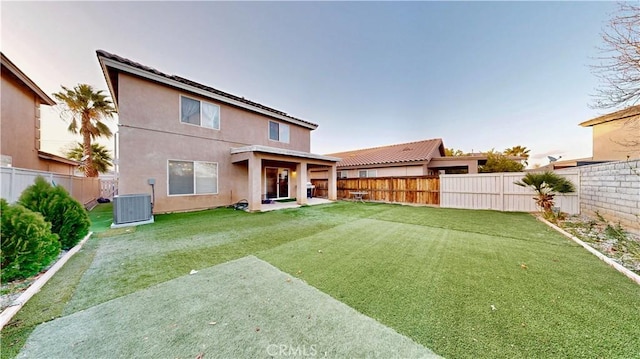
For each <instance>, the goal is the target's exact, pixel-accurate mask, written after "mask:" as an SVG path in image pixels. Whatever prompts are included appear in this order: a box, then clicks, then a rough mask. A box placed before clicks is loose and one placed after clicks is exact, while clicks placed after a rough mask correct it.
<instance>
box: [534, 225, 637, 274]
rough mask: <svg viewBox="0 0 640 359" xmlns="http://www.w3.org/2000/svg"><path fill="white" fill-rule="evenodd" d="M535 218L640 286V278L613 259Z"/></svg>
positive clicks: (554, 226)
mask: <svg viewBox="0 0 640 359" xmlns="http://www.w3.org/2000/svg"><path fill="white" fill-rule="evenodd" d="M536 218H537V219H538V220H539V221H542V222H543V223H545V224H546V225H548V226H549V227H551V228H553V229H555V230H556V231H558V232H559V233H561V234H563V235H564V236H565V237H568V238H570V239H571V240H573V241H574V242H576V243H578V244H579V245H581V246H582V247H584V248H585V249H586V250H588V251H589V252H591V253H592V254H593V255H595V256H596V257H598V258H600V259H601V260H603V261H604V262H605V263H607V264H608V265H610V266H612V267H613V268H615V269H616V270H617V271H618V272H620V273H622V274H624V275H625V276H627V277H629V279H631V280H632V281H634V282H636V283H637V284H638V285H640V276H639V275H637V274H635V273H633V272H632V271H631V270H629V269H627V268H625V267H624V266H622V265H621V264H619V263H618V262H616V261H614V260H613V259H611V258H609V257H607V256H605V255H604V254H602V253H600V252H598V251H597V250H595V249H594V248H593V247H591V246H590V245H588V244H587V243H585V242H583V241H582V240H580V239H579V238H578V237H576V236H574V235H572V234H571V233H569V232H567V231H565V230H564V229H562V228H560V227H558V226H556V225H555V224H553V223H551V222H549V221H547V220H546V219H544V218H542V217H540V216H536Z"/></svg>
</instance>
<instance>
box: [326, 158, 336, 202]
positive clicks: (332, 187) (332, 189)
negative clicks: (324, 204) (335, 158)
mask: <svg viewBox="0 0 640 359" xmlns="http://www.w3.org/2000/svg"><path fill="white" fill-rule="evenodd" d="M327 187H328V192H329V195H328V197H329V200H330V201H336V200H338V171H337V170H336V164H335V163H334V164H333V165H331V167H329V181H328V183H327Z"/></svg>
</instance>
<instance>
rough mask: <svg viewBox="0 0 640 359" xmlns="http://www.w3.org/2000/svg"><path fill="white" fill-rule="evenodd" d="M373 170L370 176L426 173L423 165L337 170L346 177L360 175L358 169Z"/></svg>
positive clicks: (316, 176) (419, 174)
mask: <svg viewBox="0 0 640 359" xmlns="http://www.w3.org/2000/svg"><path fill="white" fill-rule="evenodd" d="M364 170H367V171H375V172H376V175H375V176H372V177H402V176H423V175H426V174H427V173H424V166H422V165H420V166H397V167H374V168H359V169H348V170H342V169H338V171H342V172H347V177H348V178H357V177H360V175H359V173H360V171H364ZM323 174H325V177H319V176H320V174H316V175H315V177H314V178H327V177H326V172H324V173H323Z"/></svg>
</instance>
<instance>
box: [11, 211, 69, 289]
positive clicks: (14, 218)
mask: <svg viewBox="0 0 640 359" xmlns="http://www.w3.org/2000/svg"><path fill="white" fill-rule="evenodd" d="M0 213H1V217H2V219H1V223H0V225H1V227H0V236H2V242H0V263H1V265H2V276H1V279H2V282H3V283H5V282H9V281H12V280H14V279H22V278H27V277H30V276H33V275H35V274H38V273H39V272H40V271H42V270H43V269H44V268H45V267H46V266H48V265H49V264H50V263H51V262H52V261H53V260H54V259H56V258H57V257H58V254H60V242H59V240H58V235H56V234H54V233H51V224H50V223H49V222H46V221H45V220H44V217H43V216H42V215H41V214H40V213H35V212H33V211H31V210H29V209H27V208H25V207H23V206H21V205H19V204H15V205H9V204H7V201H5V200H4V199H1V200H0Z"/></svg>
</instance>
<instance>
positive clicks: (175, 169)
mask: <svg viewBox="0 0 640 359" xmlns="http://www.w3.org/2000/svg"><path fill="white" fill-rule="evenodd" d="M168 172H169V195H187V194H215V193H218V164H217V163H215V162H200V161H173V160H169V164H168Z"/></svg>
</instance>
